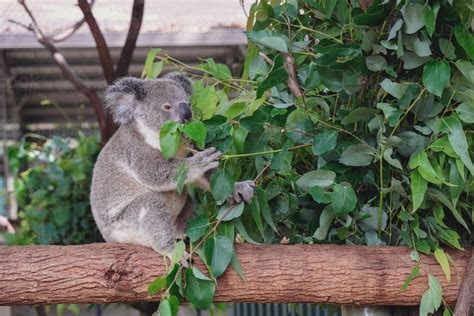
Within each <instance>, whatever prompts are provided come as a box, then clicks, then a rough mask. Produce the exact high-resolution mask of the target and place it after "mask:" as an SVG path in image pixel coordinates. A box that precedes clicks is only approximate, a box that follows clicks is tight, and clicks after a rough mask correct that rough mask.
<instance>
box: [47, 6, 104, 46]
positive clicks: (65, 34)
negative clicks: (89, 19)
mask: <svg viewBox="0 0 474 316" xmlns="http://www.w3.org/2000/svg"><path fill="white" fill-rule="evenodd" d="M94 3H95V0H91V4H90V6H91V8H92V7H93V6H94ZM85 21H86V20H85V18H82V19H80V20H79V21H77V22H76V23H74V24H73V25H72V26H70V27H68V28H66V29H65V30H63V31H62V32H60V33H58V34H56V35H52V36H51V37H50V38H51V41H52V42H53V43H59V42H62V41H65V40H67V39H68V38H69V37H71V36H72V35H74V33H76V31H77V30H78V29H80V28H81V26H82V25H83V24H84V22H85Z"/></svg>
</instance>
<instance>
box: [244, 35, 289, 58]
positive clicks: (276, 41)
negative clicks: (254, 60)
mask: <svg viewBox="0 0 474 316" xmlns="http://www.w3.org/2000/svg"><path fill="white" fill-rule="evenodd" d="M245 35H247V38H248V39H249V40H250V41H252V42H254V43H257V44H261V45H263V46H267V47H269V48H272V49H274V50H277V51H279V52H282V53H288V47H289V40H288V37H287V36H286V35H284V34H281V33H277V32H271V31H267V30H261V31H252V32H245Z"/></svg>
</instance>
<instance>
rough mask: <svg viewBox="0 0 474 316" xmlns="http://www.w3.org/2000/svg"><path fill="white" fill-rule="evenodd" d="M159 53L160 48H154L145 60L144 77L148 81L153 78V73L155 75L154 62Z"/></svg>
mask: <svg viewBox="0 0 474 316" xmlns="http://www.w3.org/2000/svg"><path fill="white" fill-rule="evenodd" d="M159 51H160V49H159V48H153V49H151V50H150V52H149V53H148V55H147V57H146V60H145V67H144V68H143V73H142V77H144V76H145V77H146V78H148V79H149V78H151V76H152V73H153V62H154V61H155V57H156V55H157V54H158V52H159Z"/></svg>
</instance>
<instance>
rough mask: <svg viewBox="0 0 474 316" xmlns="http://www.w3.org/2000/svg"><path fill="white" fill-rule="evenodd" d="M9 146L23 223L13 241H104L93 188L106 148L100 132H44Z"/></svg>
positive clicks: (8, 237)
mask: <svg viewBox="0 0 474 316" xmlns="http://www.w3.org/2000/svg"><path fill="white" fill-rule="evenodd" d="M28 136H31V135H26V137H24V138H23V139H22V141H21V142H20V143H19V144H17V145H15V146H11V147H9V149H8V160H9V162H10V168H11V171H12V174H13V175H14V177H15V193H16V199H17V202H18V207H19V217H20V219H21V226H20V228H19V229H18V230H17V233H16V234H15V235H6V240H7V242H8V243H9V244H16V245H26V244H59V245H75V244H83V243H91V242H94V241H99V240H100V233H99V232H98V230H97V228H96V225H95V223H94V219H93V217H92V213H91V211H90V202H89V192H90V180H91V178H92V168H93V166H94V162H95V159H96V157H97V154H98V152H99V149H100V143H99V139H98V138H97V137H95V136H84V135H81V134H80V135H79V137H78V138H77V139H63V138H59V137H53V138H51V139H48V138H43V137H39V136H36V137H39V139H38V141H30V140H28V139H27V137H28Z"/></svg>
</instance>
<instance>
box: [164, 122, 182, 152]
mask: <svg viewBox="0 0 474 316" xmlns="http://www.w3.org/2000/svg"><path fill="white" fill-rule="evenodd" d="M180 138H181V137H180V135H179V133H178V123H177V122H174V121H167V122H165V123H164V124H163V125H162V126H161V128H160V149H161V152H162V153H163V157H164V158H165V159H166V160H168V159H170V158H171V157H173V156H174V155H175V154H176V152H177V151H178V148H179V143H180Z"/></svg>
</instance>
